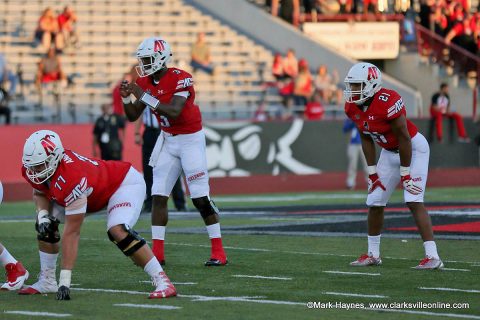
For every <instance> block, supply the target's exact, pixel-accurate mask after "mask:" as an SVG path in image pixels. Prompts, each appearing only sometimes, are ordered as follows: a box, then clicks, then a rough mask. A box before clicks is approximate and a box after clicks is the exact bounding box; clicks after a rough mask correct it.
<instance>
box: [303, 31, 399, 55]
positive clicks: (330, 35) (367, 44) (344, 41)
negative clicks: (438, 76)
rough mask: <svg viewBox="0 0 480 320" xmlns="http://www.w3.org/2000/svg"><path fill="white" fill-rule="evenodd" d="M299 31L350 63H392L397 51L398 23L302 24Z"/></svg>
mask: <svg viewBox="0 0 480 320" xmlns="http://www.w3.org/2000/svg"><path fill="white" fill-rule="evenodd" d="M303 31H304V32H305V33H306V34H307V35H309V36H310V37H312V38H313V39H314V40H316V41H318V42H319V43H321V44H325V45H328V46H329V47H331V48H332V49H334V50H336V51H339V52H341V53H343V54H345V55H347V56H349V57H351V58H354V59H395V58H396V57H397V56H398V52H399V47H400V25H399V23H398V22H320V23H305V24H304V25H303Z"/></svg>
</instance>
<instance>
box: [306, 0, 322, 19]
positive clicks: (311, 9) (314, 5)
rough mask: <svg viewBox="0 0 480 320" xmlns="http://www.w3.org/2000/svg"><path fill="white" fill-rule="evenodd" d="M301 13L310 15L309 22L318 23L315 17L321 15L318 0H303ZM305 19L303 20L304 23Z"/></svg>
mask: <svg viewBox="0 0 480 320" xmlns="http://www.w3.org/2000/svg"><path fill="white" fill-rule="evenodd" d="M303 11H304V12H305V14H307V15H310V19H309V21H311V22H318V19H317V15H318V14H319V13H321V11H320V5H319V1H318V0H303ZM306 20H307V19H304V21H306Z"/></svg>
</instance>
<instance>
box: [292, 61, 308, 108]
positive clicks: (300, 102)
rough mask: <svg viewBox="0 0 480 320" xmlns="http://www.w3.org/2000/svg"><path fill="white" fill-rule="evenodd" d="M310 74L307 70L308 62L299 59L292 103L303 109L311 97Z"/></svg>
mask: <svg viewBox="0 0 480 320" xmlns="http://www.w3.org/2000/svg"><path fill="white" fill-rule="evenodd" d="M312 93H313V86H312V74H311V73H310V70H309V69H308V62H307V60H305V59H300V61H299V62H298V75H297V77H296V78H295V80H294V88H293V102H294V104H295V105H296V106H302V107H304V106H305V105H306V104H307V102H308V101H309V100H310V98H311V97H312Z"/></svg>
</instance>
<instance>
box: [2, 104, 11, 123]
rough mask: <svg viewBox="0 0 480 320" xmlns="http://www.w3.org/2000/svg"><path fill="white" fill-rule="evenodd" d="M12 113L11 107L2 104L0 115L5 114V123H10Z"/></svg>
mask: <svg viewBox="0 0 480 320" xmlns="http://www.w3.org/2000/svg"><path fill="white" fill-rule="evenodd" d="M10 113H11V110H10V108H9V107H1V106H0V115H3V116H5V124H10Z"/></svg>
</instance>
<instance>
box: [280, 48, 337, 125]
mask: <svg viewBox="0 0 480 320" xmlns="http://www.w3.org/2000/svg"><path fill="white" fill-rule="evenodd" d="M271 72H272V75H273V77H274V78H275V82H274V83H273V84H272V87H273V88H275V89H276V90H278V94H279V95H280V96H281V97H282V99H283V106H284V110H283V112H282V114H283V115H282V117H283V118H287V119H288V118H289V117H291V116H293V115H296V116H298V115H301V116H303V117H304V118H305V119H306V120H320V119H322V118H323V115H324V113H325V109H324V107H323V106H324V105H339V104H341V103H342V101H343V97H342V94H343V93H342V88H343V84H342V83H341V81H340V79H339V75H338V72H337V70H333V72H332V73H329V71H328V67H327V66H326V65H321V66H319V67H318V69H317V72H316V73H315V74H312V72H311V71H310V67H309V64H308V62H307V60H305V59H297V57H296V55H295V51H294V50H293V49H289V50H288V51H287V53H286V55H285V56H284V57H283V56H282V55H281V54H280V53H277V54H275V56H274V59H273V62H272V67H271Z"/></svg>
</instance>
